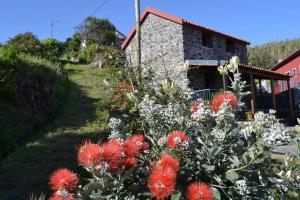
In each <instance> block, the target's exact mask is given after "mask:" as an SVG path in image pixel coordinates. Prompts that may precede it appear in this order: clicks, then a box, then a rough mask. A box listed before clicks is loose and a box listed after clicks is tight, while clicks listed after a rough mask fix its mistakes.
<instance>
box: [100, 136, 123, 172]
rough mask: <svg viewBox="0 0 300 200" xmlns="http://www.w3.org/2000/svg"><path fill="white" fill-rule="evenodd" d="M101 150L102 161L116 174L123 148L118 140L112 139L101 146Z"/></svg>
mask: <svg viewBox="0 0 300 200" xmlns="http://www.w3.org/2000/svg"><path fill="white" fill-rule="evenodd" d="M102 149H103V154H102V156H103V158H102V159H103V161H105V162H107V163H108V164H109V169H110V170H111V171H113V172H117V171H118V170H119V168H120V164H121V160H122V155H123V146H122V144H121V143H120V141H119V140H117V139H113V140H110V141H108V142H106V143H104V144H103V145H102Z"/></svg>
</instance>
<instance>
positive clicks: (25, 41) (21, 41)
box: [7, 32, 42, 56]
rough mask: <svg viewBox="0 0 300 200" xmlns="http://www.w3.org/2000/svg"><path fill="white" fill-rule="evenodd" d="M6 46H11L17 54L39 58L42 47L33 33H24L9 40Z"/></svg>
mask: <svg viewBox="0 0 300 200" xmlns="http://www.w3.org/2000/svg"><path fill="white" fill-rule="evenodd" d="M7 43H8V45H11V46H13V47H14V48H15V49H16V50H17V51H18V52H20V53H25V54H29V55H35V56H40V55H41V50H42V45H41V42H40V41H39V39H38V38H37V37H36V35H34V34H33V33H30V32H26V33H22V34H18V35H16V36H15V37H13V38H11V39H10V40H9V41H8V42H7Z"/></svg>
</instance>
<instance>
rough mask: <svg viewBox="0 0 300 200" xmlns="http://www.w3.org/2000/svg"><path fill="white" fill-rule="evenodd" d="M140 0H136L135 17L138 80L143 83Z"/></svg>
mask: <svg viewBox="0 0 300 200" xmlns="http://www.w3.org/2000/svg"><path fill="white" fill-rule="evenodd" d="M140 15H141V14H140V0H135V18H136V65H137V72H138V80H139V82H140V83H142V66H141V59H142V58H141V57H142V55H141V22H140Z"/></svg>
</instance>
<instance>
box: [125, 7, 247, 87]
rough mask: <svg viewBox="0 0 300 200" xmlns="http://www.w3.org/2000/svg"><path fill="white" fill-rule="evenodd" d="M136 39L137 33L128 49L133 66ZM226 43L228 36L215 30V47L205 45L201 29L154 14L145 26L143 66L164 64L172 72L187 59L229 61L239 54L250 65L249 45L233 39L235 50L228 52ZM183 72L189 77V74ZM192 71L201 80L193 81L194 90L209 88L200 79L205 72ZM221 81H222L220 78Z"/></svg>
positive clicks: (213, 38)
mask: <svg viewBox="0 0 300 200" xmlns="http://www.w3.org/2000/svg"><path fill="white" fill-rule="evenodd" d="M135 38H136V37H135V36H134V37H133V39H132V40H131V41H130V43H129V44H128V46H127V47H126V49H125V54H126V57H127V61H128V62H129V64H130V65H132V66H135V53H136V52H135V46H136V39H135ZM226 42H227V39H226V38H224V37H222V36H219V35H217V34H214V33H212V35H211V47H206V46H203V45H202V32H201V30H198V29H195V28H193V27H190V26H188V25H182V24H178V23H175V22H173V21H170V20H167V19H164V18H162V17H159V16H157V15H155V14H152V13H150V14H149V15H148V16H147V17H146V19H145V20H144V22H143V23H142V25H141V50H142V65H144V66H145V65H147V66H150V67H151V68H154V69H155V68H158V67H162V66H163V65H164V66H165V68H166V69H167V70H168V71H171V70H174V69H176V70H178V69H179V68H180V70H182V69H183V66H184V62H185V60H229V59H230V58H231V57H232V56H233V55H237V56H239V57H240V59H241V63H244V64H247V47H246V44H241V43H239V42H237V41H234V40H232V41H231V42H232V45H233V50H232V52H227V45H226ZM180 70H179V71H180ZM199 73H200V74H199ZM181 74H183V75H185V76H186V73H181ZM188 74H189V78H190V79H195V78H196V77H198V79H199V80H197V81H192V80H190V81H191V82H195V84H196V85H194V84H193V83H191V86H192V87H193V88H194V89H200V88H205V87H206V85H199V84H200V83H201V84H202V83H203V82H204V81H202V80H200V79H204V72H203V74H201V71H199V72H197V75H196V74H191V73H188ZM200 77H202V78H200ZM178 78H180V77H178ZM217 81H218V82H219V77H218V80H217Z"/></svg>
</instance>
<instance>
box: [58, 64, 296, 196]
mask: <svg viewBox="0 0 300 200" xmlns="http://www.w3.org/2000/svg"><path fill="white" fill-rule="evenodd" d="M149 70H150V71H149ZM149 70H147V69H145V70H144V72H143V75H144V76H145V77H147V79H143V84H142V85H135V90H134V91H131V92H129V93H128V95H127V96H128V97H129V99H130V101H132V104H133V106H132V107H131V110H130V112H129V113H126V114H124V115H123V116H122V120H121V119H116V118H111V119H110V122H109V127H110V130H111V134H110V136H109V141H108V142H105V143H102V144H91V143H89V142H86V143H84V144H83V146H82V147H81V148H80V149H79V152H78V158H79V163H80V164H81V165H83V167H85V169H86V170H87V171H88V172H89V173H90V174H91V179H89V182H88V183H87V184H85V186H84V187H80V189H79V190H78V193H77V194H74V193H73V192H69V193H68V192H67V193H65V195H66V196H67V195H74V197H76V199H127V200H129V199H153V198H155V199H188V200H194V199H195V200H196V199H207V200H212V199H217V200H218V199H299V186H300V180H299V175H300V168H299V158H296V157H295V158H294V157H291V156H287V157H286V158H285V160H284V161H285V162H284V164H283V163H282V162H276V161H274V160H272V159H271V149H272V148H273V147H274V146H276V145H283V144H288V143H290V142H291V141H292V139H291V137H290V135H289V133H288V132H287V131H286V129H285V127H284V126H283V125H282V124H281V123H279V121H278V119H276V117H275V115H274V112H273V111H270V113H262V112H258V113H256V114H255V119H254V121H253V123H245V124H243V123H237V120H236V113H237V111H238V110H239V109H240V108H241V107H242V106H243V103H242V101H241V99H242V98H243V96H244V95H246V94H247V93H246V92H244V91H243V89H244V88H245V85H246V83H245V82H243V81H242V80H241V74H240V73H239V72H238V59H237V58H234V59H232V60H231V61H230V64H228V65H226V66H223V67H220V68H219V70H220V71H222V73H223V72H224V71H225V72H224V74H228V71H230V72H232V73H233V77H234V80H233V82H232V92H230V93H229V92H222V93H220V94H218V95H217V96H216V97H214V98H215V99H213V100H212V103H209V104H205V102H203V101H202V100H200V99H198V100H196V103H195V102H194V100H193V99H192V98H191V90H190V89H189V88H188V87H187V80H186V79H185V78H183V77H185V76H182V78H179V77H178V75H177V78H179V79H176V80H174V81H172V80H171V78H170V77H165V79H161V78H162V74H164V73H163V72H164V70H163V69H161V71H159V70H156V71H153V70H152V71H151V68H150V69H149ZM150 75H151V76H150ZM171 75H173V74H169V76H171ZM133 82H134V83H136V81H133ZM154 83H155V84H154ZM133 127H134V128H133ZM136 133H143V134H142V135H141V134H138V136H137V134H136ZM128 152H134V153H133V154H131V153H128ZM132 155H133V156H132ZM297 162H298V163H297ZM125 163H129V164H130V165H129V166H130V167H125V165H124V164H125ZM63 189H64V188H63ZM62 191H64V190H62ZM56 194H58V195H59V194H61V191H58V192H57V193H56ZM184 196H186V198H184Z"/></svg>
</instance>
